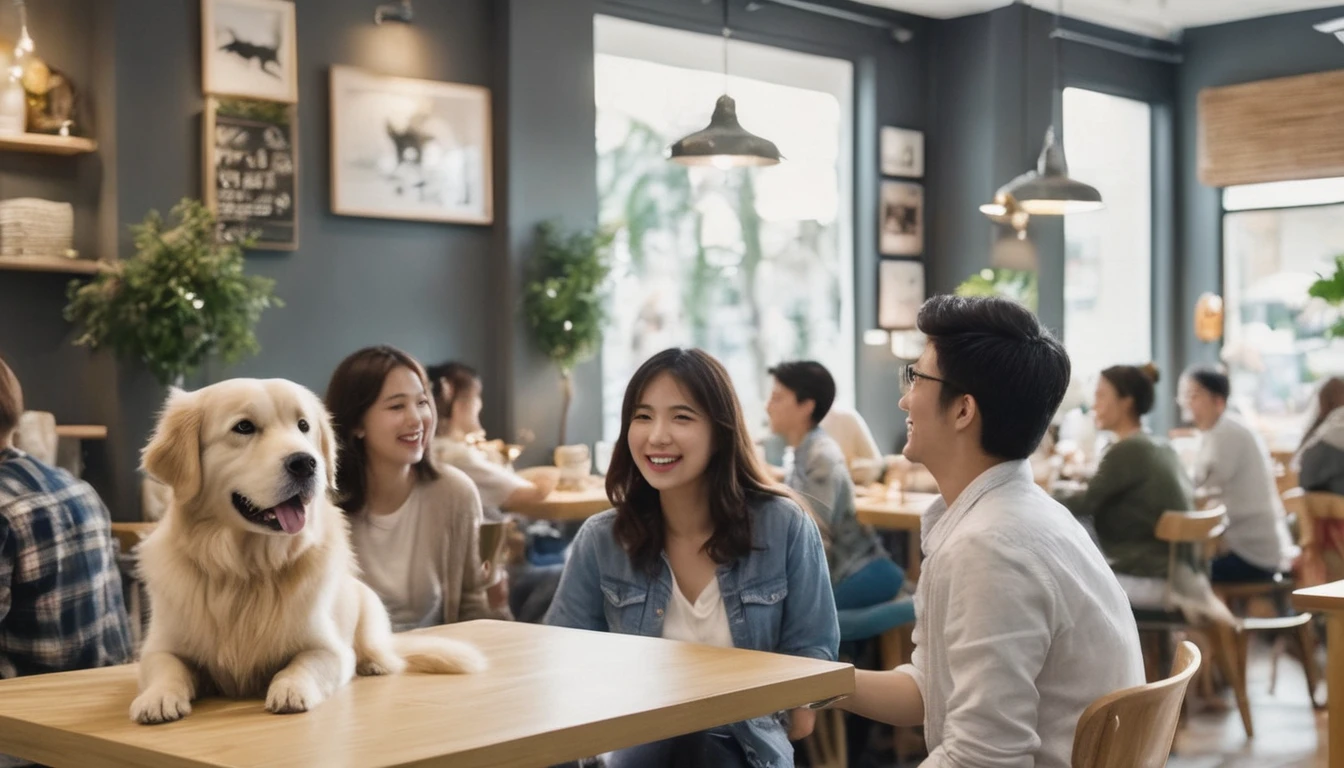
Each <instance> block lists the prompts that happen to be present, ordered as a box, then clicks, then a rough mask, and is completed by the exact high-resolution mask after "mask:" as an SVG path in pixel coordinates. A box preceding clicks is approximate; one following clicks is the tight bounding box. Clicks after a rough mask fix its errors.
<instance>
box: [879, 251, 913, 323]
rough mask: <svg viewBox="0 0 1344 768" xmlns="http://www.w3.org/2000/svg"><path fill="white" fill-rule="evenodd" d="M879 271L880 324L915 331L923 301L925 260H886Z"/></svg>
mask: <svg viewBox="0 0 1344 768" xmlns="http://www.w3.org/2000/svg"><path fill="white" fill-rule="evenodd" d="M877 270H878V271H877V327H878V328H881V329H882V330H884V331H909V330H914V328H915V319H916V318H917V317H918V316H919V308H920V307H921V306H923V304H924V262H922V261H911V260H905V259H901V260H890V259H883V260H882V261H879V262H878V263H877Z"/></svg>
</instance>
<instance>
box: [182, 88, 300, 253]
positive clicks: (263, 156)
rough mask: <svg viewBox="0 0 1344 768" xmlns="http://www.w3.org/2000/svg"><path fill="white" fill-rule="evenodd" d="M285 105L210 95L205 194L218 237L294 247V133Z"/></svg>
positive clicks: (296, 239) (296, 243)
mask: <svg viewBox="0 0 1344 768" xmlns="http://www.w3.org/2000/svg"><path fill="white" fill-rule="evenodd" d="M295 128H296V123H295V120H294V109H293V107H292V106H290V105H287V104H277V103H274V102H265V101H250V100H245V99H210V100H209V101H208V102H207V104H206V108H205V142H204V143H205V169H204V170H205V198H206V205H208V206H209V207H210V209H211V210H212V211H214V212H215V216H216V217H217V218H218V220H219V235H220V239H223V240H229V241H241V240H243V239H245V238H246V237H248V236H249V235H250V236H252V237H254V238H255V241H254V243H253V245H252V247H254V248H273V249H284V250H293V249H295V248H298V247H299V227H298V218H297V212H296V211H297V205H296V200H295V193H296V191H297V189H298V152H297V148H296V146H295V138H296V137H297V131H296V130H295Z"/></svg>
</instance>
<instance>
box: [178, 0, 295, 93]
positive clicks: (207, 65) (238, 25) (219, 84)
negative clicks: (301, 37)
mask: <svg viewBox="0 0 1344 768" xmlns="http://www.w3.org/2000/svg"><path fill="white" fill-rule="evenodd" d="M296 37H297V34H296V31H295V20H294V3H292V2H290V1H289V0H201V72H202V86H201V88H202V90H204V91H205V92H206V93H207V94H210V95H213V96H236V97H239V98H245V99H265V100H268V101H282V102H286V103H289V104H293V103H294V102H297V101H298V100H299V56H298V43H297V41H296Z"/></svg>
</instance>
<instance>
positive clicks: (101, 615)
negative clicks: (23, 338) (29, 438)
mask: <svg viewBox="0 0 1344 768" xmlns="http://www.w3.org/2000/svg"><path fill="white" fill-rule="evenodd" d="M21 413H23V391H22V390H21V389H20V388H19V382H18V380H17V379H16V378H15V377H14V373H13V371H11V370H10V369H9V367H8V366H7V365H5V362H4V361H3V360H0V679H5V678H11V677H18V676H20V675H36V674H42V673H45V672H63V671H66V670H72V669H88V668H90V667H106V666H111V665H114V664H124V663H126V662H129V661H131V660H132V656H133V654H134V650H133V648H132V644H131V631H130V620H129V618H128V617H127V615H126V605H125V603H124V602H123V600H122V593H121V575H120V573H119V572H118V571H117V563H116V544H115V543H114V540H113V538H112V529H111V520H110V516H109V515H108V512H107V508H106V507H104V506H103V502H102V500H101V499H99V498H98V494H97V492H95V491H94V490H93V488H92V487H90V486H89V484H88V483H85V482H83V481H81V480H77V479H75V478H74V477H71V476H70V474H69V473H68V472H66V471H65V470H62V469H57V468H54V467H49V466H47V465H46V464H43V463H42V462H40V461H38V460H37V459H34V458H33V457H32V456H29V455H28V454H26V453H24V452H23V451H20V450H18V449H16V448H14V446H13V436H14V432H15V430H16V429H17V427H18V421H19V414H21ZM2 761H3V756H0V762H2Z"/></svg>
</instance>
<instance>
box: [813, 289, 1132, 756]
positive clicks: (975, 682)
mask: <svg viewBox="0 0 1344 768" xmlns="http://www.w3.org/2000/svg"><path fill="white" fill-rule="evenodd" d="M918 326H919V330H920V331H922V332H923V333H924V334H925V335H926V336H927V337H928V340H929V343H928V345H927V346H926V348H925V350H924V353H923V354H922V355H921V356H920V358H919V361H918V362H916V363H915V364H914V365H912V366H909V367H908V368H906V370H905V372H904V377H903V381H902V389H903V397H902V398H901V402H900V406H901V408H902V409H904V410H905V411H907V412H908V414H909V416H908V418H907V420H906V423H907V426H908V439H907V442H906V444H905V450H904V453H905V456H906V457H907V458H909V459H910V460H911V461H915V462H919V463H922V464H924V466H926V467H927V468H928V470H929V472H930V473H931V474H932V475H933V477H934V479H935V480H937V482H938V488H939V491H940V493H941V495H942V499H941V500H938V501H935V502H934V504H933V505H931V506H930V507H929V509H928V511H927V512H925V513H924V517H923V520H922V524H921V537H922V538H921V541H922V546H923V550H924V563H923V571H922V574H921V576H920V579H919V584H918V586H917V588H916V592H915V613H916V616H917V617H918V618H917V623H916V625H915V631H914V639H915V651H914V655H913V659H912V663H910V664H905V665H902V666H900V667H898V668H896V669H895V670H892V671H888V672H869V671H860V672H858V673H857V684H856V689H855V693H854V696H852V697H851V698H849V699H847V700H844V701H842V702H841V703H840V704H839V705H838V706H841V707H843V708H845V709H848V710H850V711H853V712H855V713H857V714H860V715H862V716H864V717H868V718H871V719H874V720H880V721H882V722H886V723H890V724H892V725H918V724H920V723H923V725H924V726H925V731H924V733H925V739H926V741H927V743H928V746H929V749H930V753H929V757H928V759H927V760H926V761H925V762H924V764H923V765H924V766H928V767H935V766H971V765H977V766H978V765H993V766H996V767H1000V768H1011V767H1013V766H1023V768H1026V767H1027V766H1036V768H1066V767H1067V766H1068V765H1069V764H1070V756H1071V752H1072V749H1073V733H1074V727H1075V726H1076V725H1077V723H1078V717H1079V715H1081V714H1082V712H1083V710H1084V709H1086V708H1087V706H1088V705H1089V704H1090V703H1091V702H1092V701H1093V700H1094V699H1096V698H1097V697H1099V696H1102V695H1104V694H1107V693H1110V692H1112V691H1115V690H1118V689H1121V688H1126V687H1129V686H1133V685H1139V684H1142V683H1143V681H1144V677H1143V662H1142V658H1141V656H1140V653H1139V638H1138V631H1137V629H1136V628H1135V625H1134V619H1133V616H1132V614H1131V612H1130V607H1129V601H1128V600H1127V599H1126V598H1125V593H1124V592H1123V591H1122V590H1121V589H1120V585H1119V584H1118V583H1117V582H1116V579H1115V576H1114V575H1113V574H1112V572H1111V569H1110V567H1109V566H1107V564H1106V561H1105V560H1104V559H1103V557H1102V555H1101V553H1100V552H1099V551H1098V550H1097V548H1096V546H1095V545H1094V544H1093V543H1092V541H1091V539H1089V538H1088V535H1087V533H1086V532H1085V531H1084V530H1083V528H1082V526H1081V525H1079V524H1078V522H1077V521H1076V520H1075V519H1074V518H1073V516H1072V515H1071V514H1069V512H1068V510H1066V509H1065V508H1064V507H1063V506H1061V505H1060V504H1058V503H1057V502H1055V501H1054V500H1053V499H1051V498H1050V497H1049V495H1047V494H1046V493H1045V491H1043V490H1041V489H1040V487H1039V486H1037V485H1036V484H1035V482H1033V480H1032V473H1031V468H1030V466H1029V465H1028V463H1027V461H1026V459H1027V457H1028V456H1030V455H1031V453H1032V451H1033V450H1034V449H1035V448H1036V445H1037V444H1038V443H1039V442H1040V440H1041V436H1042V435H1043V434H1044V433H1045V430H1046V427H1047V426H1048V425H1049V424H1050V419H1051V417H1052V416H1053V415H1054V413H1055V410H1056V409H1057V408H1058V407H1059V403H1060V400H1061V399H1063V397H1064V390H1065V388H1066V387H1067V386H1068V383H1069V374H1070V365H1069V358H1068V355H1067V354H1066V353H1065V351H1064V348H1063V347H1062V346H1061V345H1060V344H1059V342H1058V341H1056V340H1055V339H1054V338H1053V337H1051V336H1050V334H1049V333H1048V332H1047V331H1046V330H1045V329H1044V328H1043V327H1042V326H1041V324H1040V322H1039V321H1038V320H1037V319H1036V317H1035V316H1034V315H1032V314H1031V313H1030V312H1029V311H1027V310H1026V309H1025V308H1024V307H1022V306H1021V305H1020V304H1017V303H1015V302H1012V301H1009V300H1007V299H1001V298H966V297H955V296H937V297H934V298H933V299H930V300H929V301H928V302H926V303H925V304H924V306H923V308H922V309H921V310H920V313H919V319H918Z"/></svg>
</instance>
